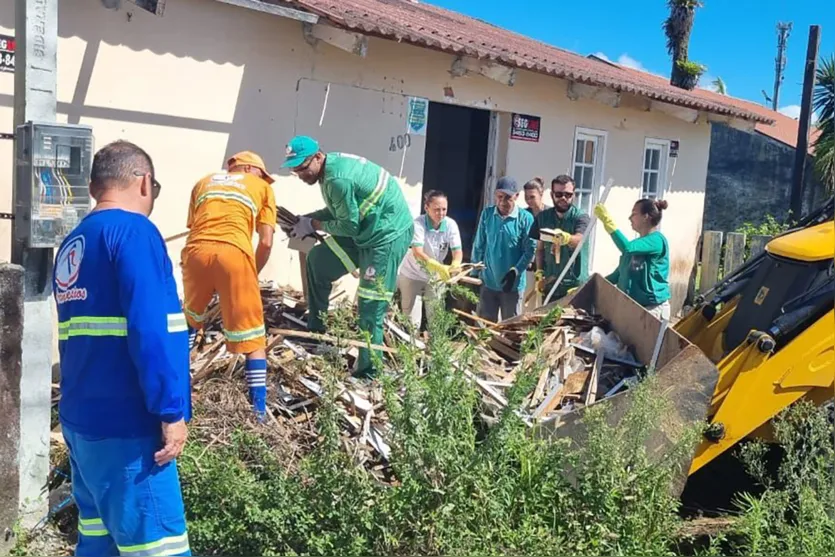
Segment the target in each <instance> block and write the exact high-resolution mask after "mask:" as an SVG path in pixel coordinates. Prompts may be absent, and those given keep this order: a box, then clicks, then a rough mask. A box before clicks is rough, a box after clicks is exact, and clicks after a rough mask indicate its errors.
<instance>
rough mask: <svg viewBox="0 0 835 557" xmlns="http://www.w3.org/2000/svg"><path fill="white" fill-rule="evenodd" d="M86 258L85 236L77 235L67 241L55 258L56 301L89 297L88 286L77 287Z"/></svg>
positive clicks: (62, 301)
mask: <svg viewBox="0 0 835 557" xmlns="http://www.w3.org/2000/svg"><path fill="white" fill-rule="evenodd" d="M83 258H84V236H76V237H75V238H73V239H72V240H70V241H69V242H67V243H66V244H65V245H64V247H63V249H61V251H60V252H58V257H57V258H56V259H55V286H56V287H57V292H56V293H55V301H56V303H58V304H63V303H66V302H72V301H76V300H86V299H87V289H86V288H76V287H75V283H76V282H78V275H79V273H80V272H81V260H82V259H83Z"/></svg>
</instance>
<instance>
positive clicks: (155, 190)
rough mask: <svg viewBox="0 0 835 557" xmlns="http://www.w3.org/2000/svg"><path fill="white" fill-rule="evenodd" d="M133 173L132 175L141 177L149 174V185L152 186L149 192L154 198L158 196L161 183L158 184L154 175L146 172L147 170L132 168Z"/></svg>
mask: <svg viewBox="0 0 835 557" xmlns="http://www.w3.org/2000/svg"><path fill="white" fill-rule="evenodd" d="M133 175H134V176H139V177H141V178H144V177H145V176H151V185H152V187H153V190H152V192H151V193H152V195H153V196H154V199H156V198H157V197H159V191H160V190H161V189H162V184H160V183H159V182H157V179H156V178H154V176H153V175H151V174H150V173H148V172H142V171H141V170H134V171H133Z"/></svg>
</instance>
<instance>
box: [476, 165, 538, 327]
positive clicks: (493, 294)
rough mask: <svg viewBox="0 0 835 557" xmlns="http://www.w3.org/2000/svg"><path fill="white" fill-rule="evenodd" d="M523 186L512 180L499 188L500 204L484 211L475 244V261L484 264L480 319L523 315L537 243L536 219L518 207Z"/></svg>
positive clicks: (502, 181)
mask: <svg viewBox="0 0 835 557" xmlns="http://www.w3.org/2000/svg"><path fill="white" fill-rule="evenodd" d="M518 197H519V184H518V183H517V182H516V180H514V179H513V178H510V177H507V176H506V177H503V178H500V179H499V181H498V183H497V184H496V204H495V205H494V206H491V207H487V208H486V209H484V211H482V213H481V218H480V219H479V221H478V230H477V232H476V237H475V241H474V242H473V252H472V261H473V262H474V263H477V262H481V263H484V265H485V268H484V270H483V271H482V272H481V281H482V286H481V293H480V295H479V300H478V315H479V317H482V318H483V319H489V320H490V321H498V320H499V310H501V316H502V319H503V320H504V319H510V318H511V317H515V316H517V315H519V314H520V313H521V312H522V298H523V295H522V293H523V292H524V291H525V270H526V269H527V267H528V265H529V264H530V262H531V260H533V256H534V253H535V251H536V240H534V239H533V238H531V237H530V232H531V227H532V226H533V222H534V219H533V216H532V215H531V213H529V212H528V211H520V210H519V207H517V206H516V199H517V198H518Z"/></svg>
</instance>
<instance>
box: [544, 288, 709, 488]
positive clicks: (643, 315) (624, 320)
mask: <svg viewBox="0 0 835 557" xmlns="http://www.w3.org/2000/svg"><path fill="white" fill-rule="evenodd" d="M556 305H559V306H562V307H569V306H570V307H574V308H576V309H583V310H586V311H587V312H589V313H592V314H598V315H600V316H602V317H603V318H604V319H605V320H606V321H607V322H608V323H609V325H610V327H611V329H612V330H614V331H615V332H616V333H617V334H618V335H619V336H620V338H621V340H622V341H623V342H624V343H625V344H627V345H629V346H631V347H632V349H633V352H634V354H635V356H636V358H637V359H638V361H639V362H641V363H642V364H644V365H646V366H649V364H650V362H651V359H652V356H653V352H654V351H655V345H656V341H657V339H658V335H659V333H660V331H661V322H660V321H659V320H658V319H657V318H655V317H653V316H652V315H651V314H650V313H648V312H647V311H646V310H645V309H644V308H643V307H641V306H640V305H638V304H637V303H635V302H634V301H633V300H632V299H631V298H629V297H628V296H626V295H625V294H624V293H623V292H621V291H620V290H618V289H617V288H616V287H615V286H613V285H612V284H611V283H610V282H608V281H607V280H606V279H604V278H603V277H602V276H600V275H598V274H595V275H593V276H592V277H591V279H589V281H588V282H587V283H586V284H585V285H583V287H581V288H580V289H578V290H577V291H576V292H574V293H573V294H572V295H570V296H567V297H565V298H563V299H562V300H559V301H557V302H554V303H552V304H549V305H548V306H545V307H543V308H540V309H538V310H537V311H536V313H547V312H548V311H550V310H551V309H552V308H553V307H554V306H556ZM655 373H656V374H657V381H658V388H659V395H661V396H664V397H666V398H667V400H668V401H669V402H670V403H671V404H670V405H669V406H670V411H669V415H667V416H664V417H663V419H662V420H661V423H662V424H663V427H662V428H661V429H660V430H658V431H655V432H652V434H651V435H650V436H649V437H648V440H647V443H646V449H647V454H648V455H649V456H650V458H651V459H654V460H655V461H659V460H660V459H663V458H665V455H666V454H667V453H668V451H669V450H670V449H671V448H672V446H673V445H674V444H676V443H677V442H678V441H679V440H680V439H681V435H682V434H683V433H684V432H685V430H686V428H688V427H691V426H692V425H693V424H699V423H705V422H706V420H707V415H708V410H709V408H710V403H711V399H712V397H713V392H714V389H715V387H716V382H717V380H718V375H719V374H718V370H717V369H716V366H715V365H714V364H713V362H711V361H710V360H709V359H708V358H707V356H705V355H704V353H703V352H702V351H701V350H700V349H699V348H697V347H696V346H694V345H693V344H691V343H690V342H689V341H687V339H685V338H684V337H682V336H681V335H679V334H678V333H677V332H675V331H674V330H673V329H672V328H671V327H668V328H667V329H666V331H665V332H664V336H663V342H662V344H661V349H660V351H659V354H658V359H657V362H656V366H655ZM633 398H634V397H633V393H632V392H631V391H629V390H627V391H624V392H621V393H619V394H616V395H613V396H610V397H608V398H604V399H602V400H599V401H598V402H596V403H594V404H591V405H589V406H587V407H584V408H580V409H578V410H575V411H573V412H570V413H568V414H565V415H564V416H562V417H561V418H560V419H559V420H555V421H551V422H546V423H543V424H541V425H540V426H539V428H538V430H537V433H538V434H539V435H543V436H555V437H562V438H569V439H571V441H572V443H579V444H582V443H583V442H584V439H585V438H586V436H587V433H586V430H585V424H584V421H583V419H582V418H583V416H584V415H585V412H586V410H587V408H591V407H593V406H594V407H596V406H597V405H608V406H609V408H608V414H607V416H608V421H609V423H610V424H612V425H614V424H617V423H618V422H619V421H620V420H621V419H622V417H623V416H624V414H625V413H626V411H627V409H628V408H629V406H630V404H631V403H632V399H633ZM697 446H698V440H697V442H696V443H694V444H693V446H692V450H690V451H689V452H688V455H687V456H686V458H685V459H683V461H682V462H681V464H680V470H681V471H680V473H679V475H678V476H677V478H676V481H675V482H674V486H673V492H674V495H676V496H679V495H681V492H682V491H683V489H684V485H685V483H686V482H687V475H688V471H689V469H690V461H691V460H692V458H693V456H694V455H695V452H696V448H697ZM685 460H686V461H685Z"/></svg>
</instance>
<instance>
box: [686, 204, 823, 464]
mask: <svg viewBox="0 0 835 557" xmlns="http://www.w3.org/2000/svg"><path fill="white" fill-rule="evenodd" d="M834 213H835V203H834V202H833V200H832V199H830V201H829V202H828V203H827V204H826V205H825V206H823V207H822V208H821V209H819V210H818V211H816V212H815V213H813V214H811V215H809V216H808V217H807V218H806V219H804V220H803V221H802V222H801V223H799V224H798V225H797V226H796V227H794V228H793V229H792V230H789V231H787V232H785V233H784V234H782V235H780V236H778V237H775V238H774V239H772V240H771V241H770V242H769V243H768V245H767V246H766V249H765V251H764V252H763V253H762V254H760V255H758V256H757V257H755V258H753V259H751V260H750V261H749V262H748V263H746V264H745V265H743V266H742V267H741V268H740V269H738V270H737V271H735V272H733V273H732V274H730V275H729V276H727V277H726V278H725V279H724V280H723V281H722V282H721V283H719V284H718V285H716V286H715V287H714V288H713V289H711V290H710V291H708V292H706V293H704V294H703V295H702V296H700V297H699V298H697V299H696V303H695V304H694V307H693V309H692V311H690V312H689V313H688V314H687V315H686V316H685V317H684V318H683V319H682V320H681V321H679V322H678V323H677V324H676V325H675V327H674V330H675V331H676V332H677V333H678V334H680V335H681V336H683V337H684V338H686V339H687V340H688V341H690V342H691V343H692V344H694V345H696V346H698V347H699V348H700V349H701V350H702V352H703V353H704V354H705V355H706V356H707V357H708V358H709V359H710V360H711V361H712V362H713V363H715V364H716V368H717V369H718V372H719V376H718V381H717V383H716V388H715V390H714V392H713V397H712V400H711V403H710V408H709V411H708V415H707V419H708V422H709V427H708V428H707V431H706V433H705V437H704V439H703V440H702V441H701V443H700V445H699V447H698V448H697V450H696V453H695V456H694V458H693V461H692V462H691V466H690V472H689V475H692V474H694V473H695V472H696V471H698V470H699V469H701V468H703V467H704V466H705V465H707V464H709V463H710V462H711V461H713V460H714V459H716V458H717V457H718V456H719V455H721V454H722V453H724V452H725V451H727V450H729V449H731V448H732V447H733V446H734V445H736V444H737V443H738V442H739V441H741V440H743V439H745V438H750V437H754V438H760V439H765V440H768V439H769V437H770V433H771V427H770V426H771V420H772V419H773V418H774V417H775V416H777V415H778V414H779V413H780V412H781V411H782V410H783V409H785V408H787V407H789V406H790V405H792V404H793V403H795V402H797V401H798V400H801V399H807V400H811V401H813V402H814V403H816V404H824V403H826V402H827V401H831V400H832V399H833V395H834V394H835V265H833V261H835V222H833V217H834V216H835V214H834Z"/></svg>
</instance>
